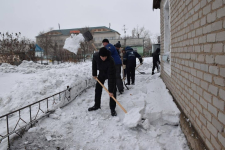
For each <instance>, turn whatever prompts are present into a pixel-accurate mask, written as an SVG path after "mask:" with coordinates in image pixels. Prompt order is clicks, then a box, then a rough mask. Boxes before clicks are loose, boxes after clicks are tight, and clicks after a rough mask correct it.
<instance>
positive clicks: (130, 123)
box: [123, 108, 142, 128]
mask: <svg viewBox="0 0 225 150" xmlns="http://www.w3.org/2000/svg"><path fill="white" fill-rule="evenodd" d="M141 117H142V114H141V110H140V108H133V109H131V110H130V111H128V112H127V113H126V114H125V117H124V120H123V123H124V125H125V126H127V127H128V128H134V127H136V126H137V125H138V123H139V122H140V121H141Z"/></svg>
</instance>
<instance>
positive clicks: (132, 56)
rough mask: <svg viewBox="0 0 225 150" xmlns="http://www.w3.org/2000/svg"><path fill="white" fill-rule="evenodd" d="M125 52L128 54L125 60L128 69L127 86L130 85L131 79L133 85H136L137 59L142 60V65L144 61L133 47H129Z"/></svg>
mask: <svg viewBox="0 0 225 150" xmlns="http://www.w3.org/2000/svg"><path fill="white" fill-rule="evenodd" d="M125 50H126V54H125V57H124V58H123V59H124V63H125V64H126V69H127V85H130V78H131V81H132V84H133V85H134V83H135V67H136V58H138V59H139V60H140V63H141V64H142V61H143V60H142V58H141V56H140V55H139V54H138V53H137V52H135V51H134V50H133V49H132V48H131V47H129V46H127V47H126V48H125Z"/></svg>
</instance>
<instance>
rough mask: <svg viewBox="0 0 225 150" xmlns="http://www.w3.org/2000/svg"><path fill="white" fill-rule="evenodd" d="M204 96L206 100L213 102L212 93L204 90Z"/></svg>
mask: <svg viewBox="0 0 225 150" xmlns="http://www.w3.org/2000/svg"><path fill="white" fill-rule="evenodd" d="M203 97H204V99H205V100H207V101H208V102H209V103H211V102H212V95H211V94H209V93H207V92H205V91H204V92H203Z"/></svg>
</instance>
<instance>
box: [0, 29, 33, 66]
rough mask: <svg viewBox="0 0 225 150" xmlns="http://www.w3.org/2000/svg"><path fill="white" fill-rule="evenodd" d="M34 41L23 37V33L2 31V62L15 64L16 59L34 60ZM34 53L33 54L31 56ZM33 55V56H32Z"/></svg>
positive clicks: (0, 36) (0, 34) (0, 35)
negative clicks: (32, 47)
mask: <svg viewBox="0 0 225 150" xmlns="http://www.w3.org/2000/svg"><path fill="white" fill-rule="evenodd" d="M33 43H34V42H33V41H31V40H30V39H27V38H25V37H21V33H20V32H19V33H11V34H10V33H8V32H6V33H0V53H1V60H2V62H8V63H11V64H13V63H14V62H15V61H18V62H19V61H22V60H25V59H27V57H28V59H30V60H33V54H34V52H35V51H34V49H32V51H31V46H33ZM31 55H32V56H31ZM31 57H32V58H31Z"/></svg>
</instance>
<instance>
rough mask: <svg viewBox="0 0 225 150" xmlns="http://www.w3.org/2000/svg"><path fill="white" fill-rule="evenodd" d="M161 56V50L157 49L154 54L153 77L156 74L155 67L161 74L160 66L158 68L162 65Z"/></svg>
mask: <svg viewBox="0 0 225 150" xmlns="http://www.w3.org/2000/svg"><path fill="white" fill-rule="evenodd" d="M159 54H160V49H159V48H157V49H156V51H155V52H154V53H152V56H153V67H152V75H153V74H154V70H155V67H156V68H157V71H158V72H159V66H158V65H159V64H160V60H159Z"/></svg>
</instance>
